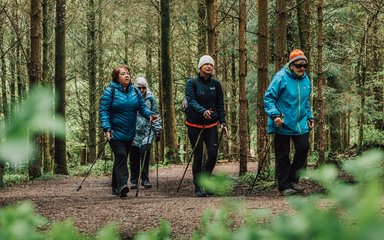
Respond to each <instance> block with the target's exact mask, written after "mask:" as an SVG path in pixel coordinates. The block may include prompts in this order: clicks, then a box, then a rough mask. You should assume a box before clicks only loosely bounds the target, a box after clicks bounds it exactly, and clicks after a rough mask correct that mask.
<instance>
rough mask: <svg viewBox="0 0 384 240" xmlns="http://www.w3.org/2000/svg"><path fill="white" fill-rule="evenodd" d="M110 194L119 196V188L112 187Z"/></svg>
mask: <svg viewBox="0 0 384 240" xmlns="http://www.w3.org/2000/svg"><path fill="white" fill-rule="evenodd" d="M112 195H113V196H119V195H120V192H119V189H117V187H112Z"/></svg>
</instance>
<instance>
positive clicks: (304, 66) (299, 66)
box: [293, 63, 308, 68]
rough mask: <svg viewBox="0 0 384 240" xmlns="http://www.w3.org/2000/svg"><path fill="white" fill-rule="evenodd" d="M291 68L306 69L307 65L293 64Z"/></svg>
mask: <svg viewBox="0 0 384 240" xmlns="http://www.w3.org/2000/svg"><path fill="white" fill-rule="evenodd" d="M293 66H295V67H297V68H307V67H308V64H307V63H304V64H297V63H294V64H293Z"/></svg>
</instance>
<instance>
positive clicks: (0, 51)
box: [0, 15, 9, 127]
mask: <svg viewBox="0 0 384 240" xmlns="http://www.w3.org/2000/svg"><path fill="white" fill-rule="evenodd" d="M3 25H4V18H3V17H1V15H0V56H1V59H0V64H1V66H0V67H1V73H0V78H1V112H2V114H3V121H4V124H5V126H4V127H6V125H7V123H8V118H9V110H8V109H9V107H8V100H7V81H6V77H7V66H6V62H5V56H4V54H5V53H4V51H5V49H4V35H5V32H4V30H5V28H4V27H3Z"/></svg>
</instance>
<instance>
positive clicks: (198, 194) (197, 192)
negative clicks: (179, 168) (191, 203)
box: [195, 187, 207, 197]
mask: <svg viewBox="0 0 384 240" xmlns="http://www.w3.org/2000/svg"><path fill="white" fill-rule="evenodd" d="M206 196H207V194H206V193H205V192H204V191H203V190H202V189H201V188H199V187H197V188H196V189H195V197H206Z"/></svg>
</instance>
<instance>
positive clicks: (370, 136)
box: [363, 125, 384, 146]
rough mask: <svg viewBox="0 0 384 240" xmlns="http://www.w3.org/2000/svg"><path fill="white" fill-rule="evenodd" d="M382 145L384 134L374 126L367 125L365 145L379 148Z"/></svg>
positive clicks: (365, 127) (365, 128)
mask: <svg viewBox="0 0 384 240" xmlns="http://www.w3.org/2000/svg"><path fill="white" fill-rule="evenodd" d="M380 144H381V145H383V144H384V132H383V131H381V130H379V129H376V128H374V126H373V125H365V126H364V141H363V145H368V146H379V145H380Z"/></svg>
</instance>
